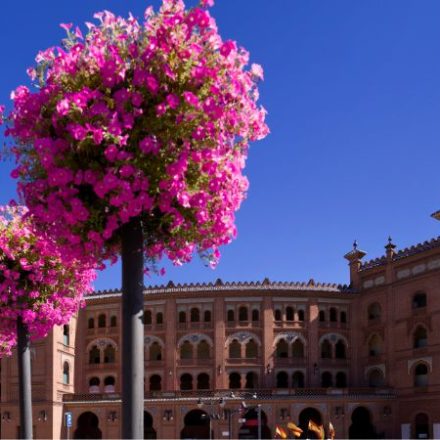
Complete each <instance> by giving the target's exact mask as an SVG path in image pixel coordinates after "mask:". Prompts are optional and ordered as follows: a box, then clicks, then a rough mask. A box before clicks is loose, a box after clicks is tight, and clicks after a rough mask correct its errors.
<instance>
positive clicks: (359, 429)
mask: <svg viewBox="0 0 440 440" xmlns="http://www.w3.org/2000/svg"><path fill="white" fill-rule="evenodd" d="M348 438H357V439H367V438H377V435H376V430H375V428H374V426H373V424H372V423H371V414H370V411H368V409H367V408H365V407H364V406H359V407H358V408H356V409H355V410H354V411H353V413H352V415H351V425H350V428H349V430H348Z"/></svg>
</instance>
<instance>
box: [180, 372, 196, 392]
mask: <svg viewBox="0 0 440 440" xmlns="http://www.w3.org/2000/svg"><path fill="white" fill-rule="evenodd" d="M180 389H181V390H182V391H188V390H192V389H193V377H192V376H191V374H188V373H185V374H182V376H180Z"/></svg>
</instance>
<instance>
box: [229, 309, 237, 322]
mask: <svg viewBox="0 0 440 440" xmlns="http://www.w3.org/2000/svg"><path fill="white" fill-rule="evenodd" d="M227 315H228V317H227V319H228V322H233V321H235V316H234V311H233V310H232V309H231V310H228V313H227Z"/></svg>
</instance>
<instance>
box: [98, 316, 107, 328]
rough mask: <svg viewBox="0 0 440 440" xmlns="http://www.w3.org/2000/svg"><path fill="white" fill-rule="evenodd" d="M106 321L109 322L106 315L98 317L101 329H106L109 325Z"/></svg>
mask: <svg viewBox="0 0 440 440" xmlns="http://www.w3.org/2000/svg"><path fill="white" fill-rule="evenodd" d="M106 320H107V318H106V316H105V315H104V314H101V315H99V316H98V327H99V328H103V327H105V326H106V325H107V324H106Z"/></svg>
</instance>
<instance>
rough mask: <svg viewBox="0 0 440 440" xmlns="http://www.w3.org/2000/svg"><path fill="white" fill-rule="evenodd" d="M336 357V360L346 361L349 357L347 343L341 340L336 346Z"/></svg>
mask: <svg viewBox="0 0 440 440" xmlns="http://www.w3.org/2000/svg"><path fill="white" fill-rule="evenodd" d="M335 357H336V359H345V358H346V357H347V350H346V347H345V342H344V341H343V340H342V339H339V341H338V342H336V345H335Z"/></svg>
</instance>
